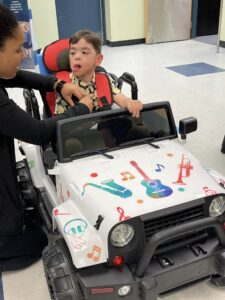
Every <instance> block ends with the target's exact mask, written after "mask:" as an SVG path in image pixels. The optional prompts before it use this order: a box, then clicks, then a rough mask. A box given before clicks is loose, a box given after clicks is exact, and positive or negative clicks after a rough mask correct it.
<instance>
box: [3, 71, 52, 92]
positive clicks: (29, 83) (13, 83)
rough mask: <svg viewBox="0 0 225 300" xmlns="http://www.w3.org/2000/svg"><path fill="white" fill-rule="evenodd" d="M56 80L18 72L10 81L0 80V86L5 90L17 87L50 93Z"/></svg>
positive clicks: (32, 73) (26, 72) (36, 74)
mask: <svg viewBox="0 0 225 300" xmlns="http://www.w3.org/2000/svg"><path fill="white" fill-rule="evenodd" d="M56 80H57V79H56V77H55V76H54V75H53V76H44V75H41V74H38V73H34V72H29V71H23V70H19V71H18V72H17V74H16V76H15V77H14V78H12V79H2V78H0V84H1V85H3V86H4V87H6V88H10V87H19V88H27V89H35V90H43V91H47V92H52V91H53V86H54V83H55V82H56Z"/></svg>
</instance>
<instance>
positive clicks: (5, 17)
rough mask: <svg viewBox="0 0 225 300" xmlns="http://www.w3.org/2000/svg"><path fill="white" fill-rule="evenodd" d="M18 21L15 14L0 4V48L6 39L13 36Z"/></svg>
mask: <svg viewBox="0 0 225 300" xmlns="http://www.w3.org/2000/svg"><path fill="white" fill-rule="evenodd" d="M17 28H18V21H17V19H16V17H15V15H14V14H13V13H12V12H11V11H10V10H9V9H8V8H7V7H5V6H4V5H2V4H0V49H1V48H3V47H4V46H5V42H6V40H8V39H11V38H13V37H15V31H16V29H17Z"/></svg>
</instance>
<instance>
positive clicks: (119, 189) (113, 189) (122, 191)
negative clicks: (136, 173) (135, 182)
mask: <svg viewBox="0 0 225 300" xmlns="http://www.w3.org/2000/svg"><path fill="white" fill-rule="evenodd" d="M101 184H102V185H99V184H95V183H86V184H85V185H84V186H83V192H82V196H83V195H84V193H85V190H86V187H87V186H93V187H95V188H97V189H100V190H103V191H105V192H108V193H110V194H113V195H115V196H118V197H121V198H128V197H131V196H132V192H131V190H129V189H127V188H125V187H124V186H122V185H119V184H117V183H115V182H114V180H113V179H110V180H106V181H103V182H102V183H101Z"/></svg>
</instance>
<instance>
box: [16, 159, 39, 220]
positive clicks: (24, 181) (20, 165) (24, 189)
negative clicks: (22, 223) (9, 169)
mask: <svg viewBox="0 0 225 300" xmlns="http://www.w3.org/2000/svg"><path fill="white" fill-rule="evenodd" d="M16 169H17V181H18V185H19V191H20V196H21V200H22V204H23V208H24V213H25V215H27V216H30V217H31V218H32V219H33V221H34V222H35V223H37V224H39V225H43V218H42V216H41V214H40V211H39V195H38V191H37V190H36V189H35V187H34V185H33V182H32V179H31V176H30V170H29V166H28V164H27V161H26V159H24V160H21V161H18V162H17V163H16Z"/></svg>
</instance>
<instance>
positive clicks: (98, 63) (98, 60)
mask: <svg viewBox="0 0 225 300" xmlns="http://www.w3.org/2000/svg"><path fill="white" fill-rule="evenodd" d="M102 60H103V54H101V53H100V54H98V56H97V59H96V67H97V66H100V65H101V63H102Z"/></svg>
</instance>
